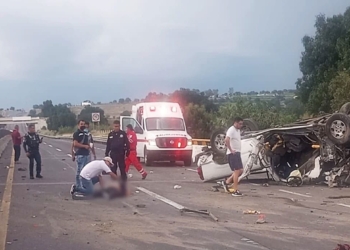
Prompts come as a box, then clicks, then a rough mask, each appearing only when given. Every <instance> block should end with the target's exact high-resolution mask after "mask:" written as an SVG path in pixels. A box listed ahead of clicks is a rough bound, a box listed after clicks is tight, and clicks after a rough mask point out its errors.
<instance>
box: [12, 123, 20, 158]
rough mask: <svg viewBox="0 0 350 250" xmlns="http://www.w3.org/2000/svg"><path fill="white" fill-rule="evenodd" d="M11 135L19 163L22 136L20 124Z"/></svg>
mask: <svg viewBox="0 0 350 250" xmlns="http://www.w3.org/2000/svg"><path fill="white" fill-rule="evenodd" d="M11 136H12V143H13V149H14V151H15V164H19V157H20V156H21V144H22V136H21V134H20V133H19V127H18V125H16V126H15V129H14V130H13V131H12V134H11Z"/></svg>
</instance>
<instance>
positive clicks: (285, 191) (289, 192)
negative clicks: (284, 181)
mask: <svg viewBox="0 0 350 250" xmlns="http://www.w3.org/2000/svg"><path fill="white" fill-rule="evenodd" d="M278 191H280V192H284V193H287V194H294V195H299V196H302V197H307V198H311V197H312V196H310V195H306V194H299V193H295V192H291V191H287V190H283V189H279V190H278Z"/></svg>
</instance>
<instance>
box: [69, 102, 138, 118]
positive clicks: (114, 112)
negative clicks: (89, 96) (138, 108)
mask: <svg viewBox="0 0 350 250" xmlns="http://www.w3.org/2000/svg"><path fill="white" fill-rule="evenodd" d="M133 104H134V103H125V104H120V103H108V104H95V105H91V106H92V107H99V108H101V109H103V110H104V112H105V116H106V117H107V118H108V119H116V118H118V117H119V116H120V114H121V113H122V112H123V111H125V110H127V111H131V107H132V105H133ZM83 108H84V107H83V106H80V105H79V106H71V107H70V110H71V111H72V112H73V113H74V114H76V115H79V114H80V112H81V110H82V109H83Z"/></svg>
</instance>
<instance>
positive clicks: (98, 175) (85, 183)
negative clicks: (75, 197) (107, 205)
mask: <svg viewBox="0 0 350 250" xmlns="http://www.w3.org/2000/svg"><path fill="white" fill-rule="evenodd" d="M112 167H113V161H112V159H111V158H110V157H105V158H104V159H103V160H95V161H92V162H90V163H88V164H87V165H86V166H85V167H84V169H83V170H82V171H81V173H80V179H81V183H82V185H81V187H76V186H75V185H72V188H71V194H74V193H76V192H79V193H81V194H83V195H86V196H91V195H92V194H93V191H94V185H95V184H96V183H98V182H99V183H100V185H101V187H104V185H103V178H102V173H103V172H105V173H106V174H109V175H110V176H111V178H112V179H114V180H117V179H118V177H117V175H116V174H114V173H113V172H112V171H111V168H112Z"/></svg>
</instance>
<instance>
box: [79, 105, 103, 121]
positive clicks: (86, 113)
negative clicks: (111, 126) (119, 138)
mask: <svg viewBox="0 0 350 250" xmlns="http://www.w3.org/2000/svg"><path fill="white" fill-rule="evenodd" d="M92 113H100V120H101V121H100V124H101V125H103V124H108V120H107V118H106V117H105V111H104V110H103V109H101V108H99V107H92V106H86V107H85V108H84V109H83V110H82V111H81V112H80V114H79V116H78V117H79V119H82V120H85V121H89V122H92Z"/></svg>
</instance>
